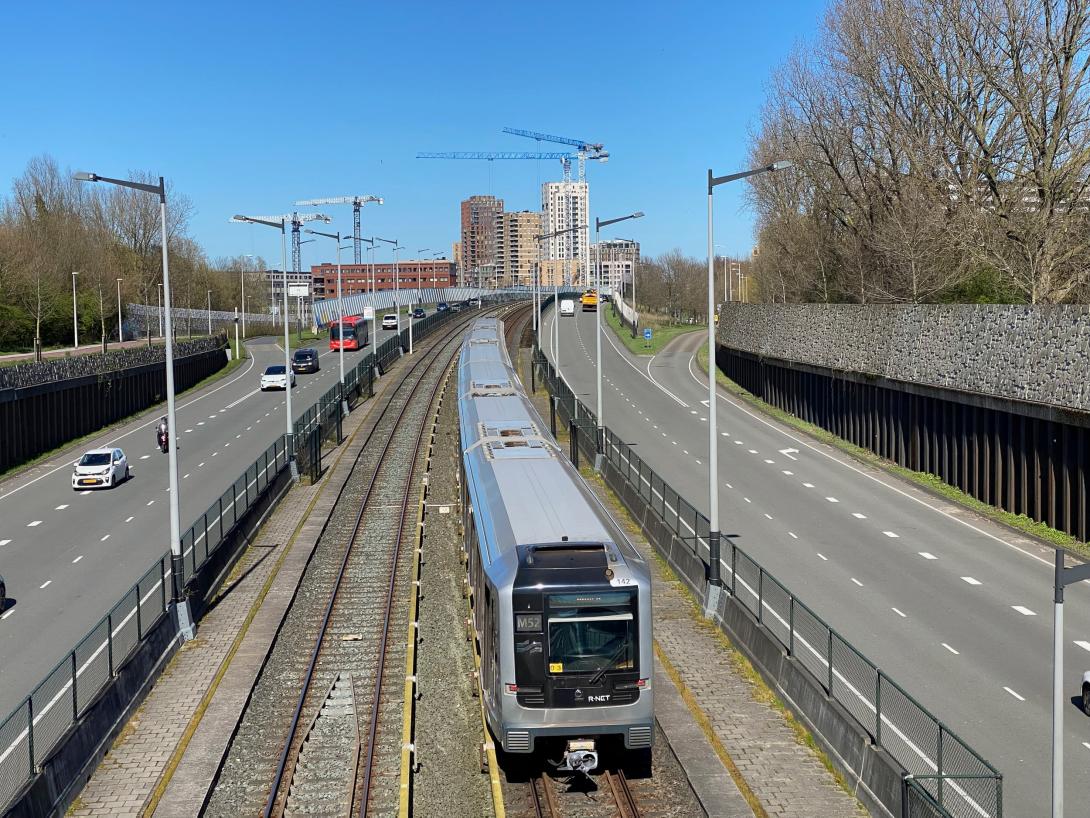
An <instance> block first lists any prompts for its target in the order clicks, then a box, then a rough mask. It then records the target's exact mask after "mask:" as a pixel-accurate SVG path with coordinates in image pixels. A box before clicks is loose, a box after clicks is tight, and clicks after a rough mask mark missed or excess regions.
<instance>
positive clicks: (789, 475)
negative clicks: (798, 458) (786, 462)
mask: <svg viewBox="0 0 1090 818" xmlns="http://www.w3.org/2000/svg"><path fill="white" fill-rule="evenodd" d="M783 473H784V474H786V475H787V476H788V477H791V476H792V475H793V474H794V472H793V471H788V470H787V469H784V470H783Z"/></svg>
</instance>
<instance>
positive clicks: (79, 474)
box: [72, 449, 129, 491]
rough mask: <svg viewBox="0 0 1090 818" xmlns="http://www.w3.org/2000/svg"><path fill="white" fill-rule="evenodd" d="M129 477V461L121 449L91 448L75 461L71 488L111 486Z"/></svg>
mask: <svg viewBox="0 0 1090 818" xmlns="http://www.w3.org/2000/svg"><path fill="white" fill-rule="evenodd" d="M128 479H129V461H128V458H126V457H125V453H124V452H123V451H121V449H91V451H89V452H87V453H86V454H84V455H83V457H81V458H80V459H79V460H77V461H76V466H75V468H74V469H73V470H72V488H74V489H76V490H77V491H79V490H82V489H90V488H95V487H96V486H103V487H105V488H112V487H113V486H116V485H117V484H118V483H123V482H124V481H126V480H128Z"/></svg>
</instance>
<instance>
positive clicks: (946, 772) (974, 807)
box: [533, 349, 1003, 818]
mask: <svg viewBox="0 0 1090 818" xmlns="http://www.w3.org/2000/svg"><path fill="white" fill-rule="evenodd" d="M533 362H534V366H535V367H536V368H537V370H538V375H537V377H538V379H539V380H540V381H541V382H542V383H544V384H545V385H546V388H547V390H548V392H549V394H550V395H551V396H552V400H553V407H552V409H551V411H550V414H552V415H554V417H555V418H558V419H559V421H560V422H562V423H563V424H564V425H565V426H566V427H567V429H568V432H569V435H570V436H571V457H572V459H573V460H574V461H575V462H576V465H578V458H579V455H580V454H581V455H582V456H584V457H586V458H588V462H593V460H592V458H593V457H594V456H595V454H596V451H597V448H598V447H597V445H596V440H597V435H598V429H597V420H596V418H595V415H594V413H593V412H592V411H591V410H590V409H588V408H587V407H586V406H584V405H583V403H582V402H581V401H579V399H578V398H577V397H576V396H575V395H574V394H573V393H572V391H571V390H570V389H569V388H568V385H567V384H566V383H565V382H564V381H563V380H562V379H560V378H559V377H558V376H557V373H556V370H555V369H554V368H553V366H552V364H551V363H550V362H549V361H548V359H547V358H546V357H545V355H544V354H543V353H542V352H541V350H540V349H535V351H534V357H533ZM602 446H603V455H604V456H603V461H602V469H603V473H604V476H605V477H606V481H607V483H611V485H612V484H613V483H612V482H611V480H616V481H621V482H623V483H624V484H626V485H627V486H628V488H629V490H628V491H625V492H618V493H619V494H621V500H622V502H624V504H625V506H626V507H627V508H628V509H629V511H630V512H632V513H633V514H634V515H635V516H636V517H637V519H643V518H644V517H645V512H647V511H650V512H651V513H652V514H653V515H654V516H655V517H656V518H657V519H658V521H659V522H660V523H661V527H662V529H663V530H664V532H665V534H666V536H668V537H672V538H674V539H675V540H676V541H679V542H681V543H684V544H685V547H686V548H687V549H688V551H689V557H690V558H691V559H690V562H692V563H694V564H697V565H700V566H701V567H702V569H703V570H702V571H701V575H700V576H696V577H694V576H692V575H689V576H687V579H688V581H689V582H690V583H691V584H692V585H693V586H695V587H696V588H697V590H698V592H699V591H701V590H703V586H704V583H705V577H706V572H707V566H708V533H709V522H708V518H707V517H705V516H704V515H703V514H701V513H700V512H699V511H697V509H696V508H695V507H694V506H693V505H692V504H690V503H689V502H687V501H686V500H685V498H684V497H682V496H681V495H679V494H678V493H677V492H676V491H675V490H674V489H673V488H671V487H670V485H669V484H668V483H667V482H666V481H665V480H663V479H662V478H661V477H659V475H657V474H656V473H655V471H654V470H653V469H652V468H651V467H650V466H649V465H648V464H647V463H645V462H644V461H643V460H642V459H641V458H640V456H639V455H637V454H636V452H635V451H634V450H633V447H632V446H630V445H629V444H626V443H624V442H623V441H621V440H620V439H619V438H618V437H617V436H616V435H615V434H613V432H611V431H610V430H609V429H605V430H604V434H603V441H602ZM655 545H656V546H657V547H658V548H659V550H666V548H665V547H664V546H666V545H668V544H664V543H660V542H656V543H655ZM723 551H724V553H723V558H722V575H723V577H724V581H725V582H729V585H728V586H727V587H726V588H724V590H725V591H726V593H728V594H729V595H730V597H731V598H733V599H734V600H735V601H736V602H737V603H738V604H740V605H742V606H743V607H744V608H745V609H746V611H748V612H749V614H750V615H751V616H752V618H753V619H754V620H755V621H756V623H757V624H758V626H759V627H760V628H762V629H763V630H764V631H765V632H766V633H767V634H768V635H770V636H771V637H772V638H773V639H774V640H775V641H776V642H778V643H779V645H780V646H781V647H782V648H783V650H785V651H786V653H787V655H788V656H790V657H793V658H794V659H795V660H796V661H797V662H798V663H799V664H800V665H801V666H802V667H803V668H805V670H806V671H808V673H809V675H810V676H811V677H812V679H813V681H814V682H815V683H816V684H818V685H820V687H821V688H822V689H823V690H824V692H825V694H826V695H827V696H829V697H830V698H832V699H833V700H835V701H836V702H838V703H839V704H840V705H841V706H842V707H843V708H844V709H845V710H846V711H847V713H848V714H849V715H850V716H851V718H852V719H853V720H854V721H855V722H856V724H857V725H858V726H859V727H860V728H861V729H862V730H863V731H864V732H865V733H866V734H867V735H868V736H869V737H870V740H871V741H872V742H873V743H874V744H875V745H877V746H879V747H881V748H882V749H884V750H885V751H886V752H887V753H889V755H890V756H891V757H892V758H894V759H895V760H896V761H897V763H898V764H899V765H901V767H902V768H903V770H904V771H905V786H904V790H903V803H904V804H906V805H909V804H911V805H912V808H913V810H914V811H913V812H911V813H909V814H912V815H921V816H923V815H939V816H966V818H969V817H970V816H972V817H973V818H982V817H983V816H996V817H997V818H1001V817H1002V814H1003V776H1002V775H1001V774H1000V772H999V771H998V770H997V769H996V768H995V767H993V766H992V765H991V764H989V763H988V762H987V761H985V760H984V758H983V757H982V756H981V755H980V754H979V753H977V752H976V751H975V750H973V749H972V748H971V747H970V746H969V745H968V744H966V743H965V741H963V740H962V739H961V738H960V737H959V736H958V735H957V734H956V733H954V732H953V731H952V730H950V728H949V727H947V726H946V725H945V724H944V723H943V722H942V721H941V720H940V719H938V718H937V717H936V716H934V715H933V714H932V713H931V712H930V711H928V710H927V708H925V707H924V706H923V705H922V704H920V703H919V702H918V701H916V699H914V698H913V697H912V696H911V695H910V694H909V693H908V692H907V691H905V690H904V688H902V687H901V686H900V685H898V684H897V683H896V682H895V681H893V680H892V679H891V678H890V677H889V676H888V675H887V674H886V673H885V672H884V671H882V670H881V669H880V668H879V667H878V666H877V665H876V664H875V663H874V662H872V661H871V660H870V659H868V658H867V657H866V656H864V655H863V653H862V652H861V651H860V650H858V649H857V648H856V647H854V646H853V645H852V644H851V643H850V642H849V641H848V640H847V639H845V638H844V637H843V636H841V635H840V634H839V633H838V632H837V631H836V630H835V629H834V628H832V627H831V626H830V625H828V624H827V623H826V622H825V621H824V620H823V619H822V618H821V617H820V616H818V615H817V614H816V613H815V612H814V611H813V610H812V609H811V608H810V607H808V606H807V605H806V604H805V603H804V602H802V600H800V599H799V598H798V597H797V596H796V595H795V594H794V593H792V592H791V591H790V590H789V589H788V588H787V586H785V585H784V584H783V583H781V582H780V581H779V580H777V579H776V577H775V576H773V575H772V574H771V573H770V572H769V571H767V570H766V569H765V568H764V567H763V566H762V565H761V564H760V563H758V562H757V561H756V560H755V559H753V558H752V557H751V556H749V554H747V553H746V552H745V551H744V550H742V549H741V548H739V547H738V546H736V545H735V544H734V543H733V542H729V541H728V540H726V539H724V541H723ZM935 809H939V810H942V811H941V812H934V810H935ZM927 810H931V811H930V812H928V811H927Z"/></svg>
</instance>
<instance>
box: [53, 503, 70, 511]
mask: <svg viewBox="0 0 1090 818" xmlns="http://www.w3.org/2000/svg"><path fill="white" fill-rule="evenodd" d="M66 508H68V503H61V504H60V505H59V506H57V507H56V508H55V509H53V510H54V511H64V510H65V509H66Z"/></svg>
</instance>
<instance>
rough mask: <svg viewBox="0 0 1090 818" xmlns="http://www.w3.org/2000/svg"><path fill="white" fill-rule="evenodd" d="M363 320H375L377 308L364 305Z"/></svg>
mask: <svg viewBox="0 0 1090 818" xmlns="http://www.w3.org/2000/svg"><path fill="white" fill-rule="evenodd" d="M363 320H364V321H374V320H375V308H374V307H364V308H363Z"/></svg>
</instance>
